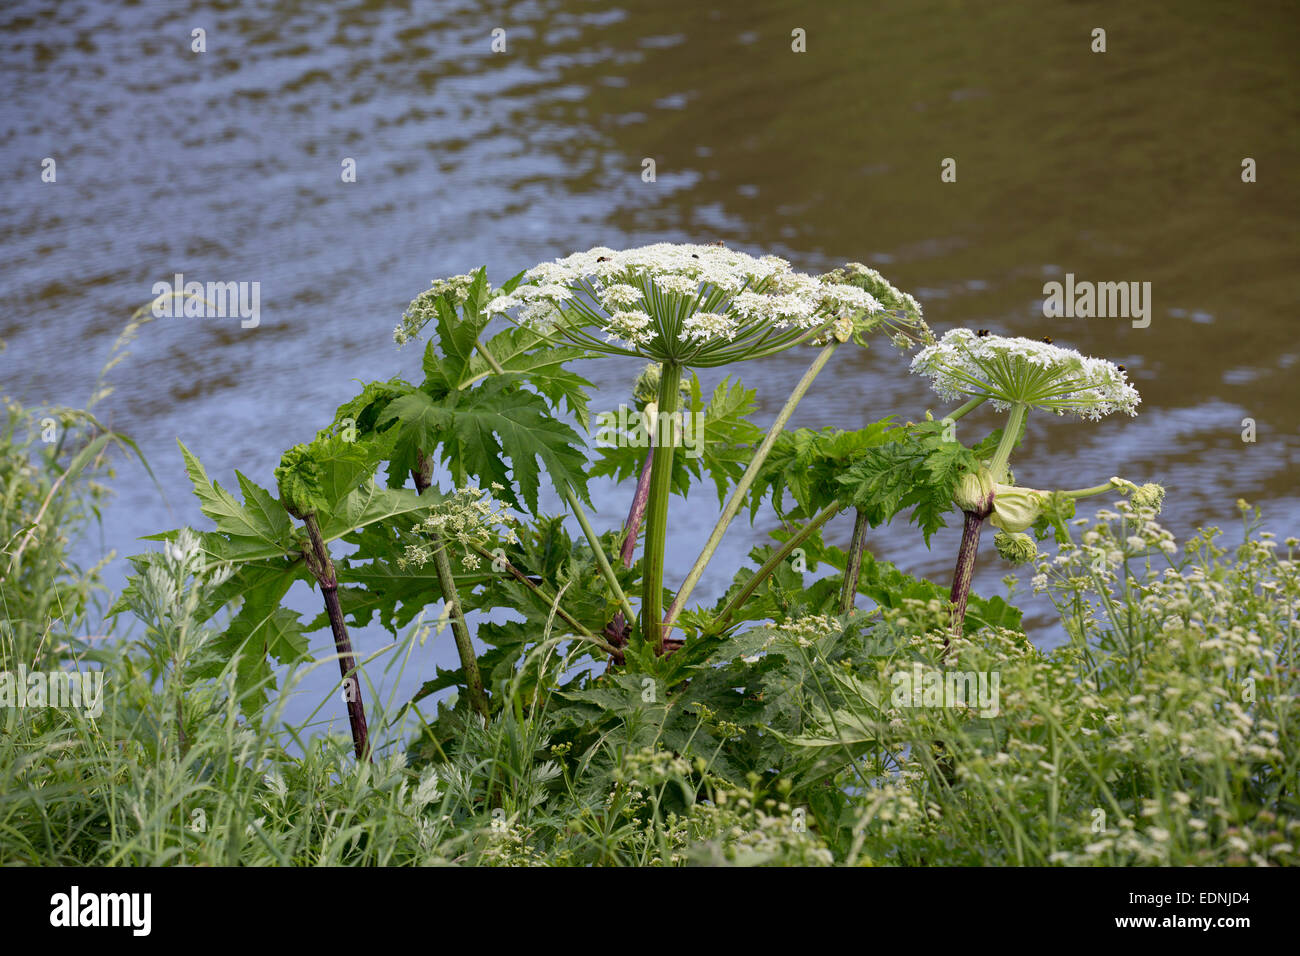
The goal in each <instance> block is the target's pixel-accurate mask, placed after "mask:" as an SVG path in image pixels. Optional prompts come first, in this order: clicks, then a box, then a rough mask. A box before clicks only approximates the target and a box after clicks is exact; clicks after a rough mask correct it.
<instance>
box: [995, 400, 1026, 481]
mask: <svg viewBox="0 0 1300 956" xmlns="http://www.w3.org/2000/svg"><path fill="white" fill-rule="evenodd" d="M1026 411H1028V406H1026V405H1023V404H1019V403H1017V404H1015V405H1012V406H1011V413H1010V414H1009V415H1007V424H1006V427H1004V428H1003V429H1002V440H1001V441H1000V442H998V447H997V451H995V452H994V453H993V460H992V461H990V462H989V472H990V474H992V475H993V480H994V481H995V482H998V483H999V484H1000V483H1002V482H1004V481H1006V477H1007V463H1008V462H1010V461H1011V452H1012V449H1014V448H1015V447H1016V442H1017V441H1018V440H1019V438H1020V426H1021V425H1023V424H1024V422H1025V412H1026Z"/></svg>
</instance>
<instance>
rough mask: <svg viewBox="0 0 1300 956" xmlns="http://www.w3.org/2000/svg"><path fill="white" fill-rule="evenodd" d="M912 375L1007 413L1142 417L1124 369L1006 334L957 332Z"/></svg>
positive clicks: (927, 353) (928, 350) (948, 394)
mask: <svg viewBox="0 0 1300 956" xmlns="http://www.w3.org/2000/svg"><path fill="white" fill-rule="evenodd" d="M912 371H913V372H915V373H917V374H919V375H924V376H926V377H928V378H929V379H930V385H931V387H932V388H933V389H934V390H935V391H936V392H938V393H939V395H941V396H942V397H944V398H946V399H955V398H958V397H960V396H971V397H974V398H988V399H991V400H992V401H993V406H994V408H997V409H1000V410H1003V411H1005V410H1006V409H1008V408H1011V407H1013V406H1015V405H1023V406H1025V407H1026V408H1041V409H1046V410H1048V411H1053V412H1056V413H1057V414H1058V415H1064V414H1066V413H1067V412H1071V413H1073V414H1075V415H1078V416H1079V417H1081V418H1090V419H1094V420H1095V419H1099V418H1101V417H1102V416H1103V415H1109V414H1110V413H1112V412H1117V411H1122V412H1128V414H1130V415H1136V414H1137V406H1138V403H1139V402H1140V401H1141V398H1140V397H1139V396H1138V393H1137V389H1135V388H1134V387H1133V386H1132V385H1130V384H1129V383H1128V379H1127V377H1126V375H1125V374H1124V371H1123V369H1121V368H1120V367H1119V366H1117V365H1115V364H1113V363H1112V362H1108V361H1106V360H1105V359H1097V358H1089V357H1088V356H1085V355H1081V354H1080V353H1078V352H1076V351H1075V350H1074V349H1064V348H1061V347H1060V346H1056V345H1049V344H1047V343H1046V342H1037V341H1034V340H1033V339H1026V338H1010V337H1007V336H1001V335H986V336H978V335H976V334H975V333H974V332H971V331H970V330H968V329H953V330H952V331H951V332H949V333H947V334H946V335H944V337H943V338H942V339H940V340H939V341H938V342H937V343H935V344H934V345H929V346H927V347H925V348H923V349H921V351H919V352H917V353H916V356H915V357H914V358H913V359H912Z"/></svg>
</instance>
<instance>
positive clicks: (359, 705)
mask: <svg viewBox="0 0 1300 956" xmlns="http://www.w3.org/2000/svg"><path fill="white" fill-rule="evenodd" d="M303 522H304V523H305V524H306V526H307V534H308V535H309V536H310V538H311V547H312V552H313V553H314V555H315V559H316V560H315V561H314V562H313V563H314V565H315V566H314V567H313V570H314V571H315V572H316V581H317V583H318V584H320V590H321V596H322V597H323V598H324V599H325V613H326V614H327V615H329V619H330V630H332V631H333V632H334V649H335V650H336V651H337V652H338V656H339V673H340V674H341V675H342V677H343V683H344V686H345V687H346V688H347V694H346V697H345V700H346V701H347V707H348V723H349V725H351V728H352V746H353V748H354V749H355V750H356V753H357V759H358V760H368V759H370V755H369V753H368V750H367V748H368V747H369V738H370V734H369V730H368V729H367V727H366V705H365V703H364V702H363V701H362V699H361V680H360V678H359V677H358V676H357V672H356V671H357V662H356V658H355V657H354V656H353V654H352V639H351V638H350V637H349V636H348V626H347V623H346V622H345V621H344V620H343V609H342V608H341V607H340V606H339V582H338V576H337V575H336V574H335V572H334V562H333V561H331V560H330V553H329V549H328V548H326V547H325V540H324V538H322V537H321V533H320V526H319V525H317V523H316V516H315V515H313V514H309V515H307V516H306V517H304V518H303Z"/></svg>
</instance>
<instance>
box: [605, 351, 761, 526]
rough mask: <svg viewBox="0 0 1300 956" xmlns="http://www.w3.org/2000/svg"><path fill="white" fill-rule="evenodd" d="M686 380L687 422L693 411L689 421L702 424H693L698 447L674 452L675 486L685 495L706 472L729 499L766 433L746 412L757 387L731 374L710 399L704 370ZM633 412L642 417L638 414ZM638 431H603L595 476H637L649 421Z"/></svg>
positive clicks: (754, 405)
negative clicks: (703, 380)
mask: <svg viewBox="0 0 1300 956" xmlns="http://www.w3.org/2000/svg"><path fill="white" fill-rule="evenodd" d="M685 384H686V388H685V391H686V394H685V396H684V401H683V403H682V409H681V412H682V415H683V423H685V422H686V421H687V417H688V416H689V421H691V422H698V423H699V425H698V426H692V427H695V428H696V432H695V434H694V436H693V437H692V444H694V445H695V447H693V448H688V449H685V450H683V449H678V454H675V455H674V456H673V472H672V485H671V487H672V491H673V493H674V494H678V495H681V496H682V497H683V498H684V497H686V495H687V493H688V492H689V491H690V487H691V485H692V484H693V483H695V482H698V481H700V480H701V479H702V478H703V476H704V475H706V474H707V475H708V476H709V477H710V478H711V479H712V480H713V484H714V486H715V487H716V488H717V491H718V501H719V503H721V502H722V501H724V500H725V499H726V494H727V490H728V489H729V488H730V487H732V486H733V485H734V484H735V483H736V480H737V479H738V478H740V476H741V475H742V474H743V473H744V471H745V468H746V467H747V466H748V465H749V461H750V458H751V457H752V455H753V451H754V445H755V444H756V443H757V442H758V440H759V439H760V438H761V437H762V433H761V432H760V431H759V429H758V427H757V426H756V425H754V424H753V423H752V422H750V421H749V420H748V418H747V416H748V415H750V414H751V413H752V412H753V411H754V409H755V408H757V407H758V406H757V403H756V402H755V398H754V396H755V395H756V394H757V393H756V392H755V391H754V390H753V389H748V388H745V387H744V386H743V385H741V384H740V382H739V381H736V382H733V381H732V380H731V379H730V377H728V378H724V379H723V380H722V381H721V382H719V383H718V385H717V387H716V388H715V389H714V390H713V394H712V396H710V398H709V401H708V404H707V405H706V404H705V403H704V396H703V393H702V391H701V387H700V379H699V376H697V375H692V376H691V377H690V379H689V381H688V382H687V383H685ZM632 417H633V419H634V421H639V419H636V416H635V415H633V416H632ZM638 431H639V434H636V435H634V434H629V433H627V432H623V431H621V430H619V429H617V428H614V427H612V426H611V427H609V429H608V430H607V432H606V434H605V436H604V441H605V442H607V443H608V446H607V447H601V448H600V449H599V457H598V458H597V459H596V461H595V462H593V464H592V466H591V476H592V477H593V478H601V477H613V478H615V479H617V480H618V481H625V480H627V479H629V478H630V479H632V480H635V479H636V477H637V476H638V475H639V474H640V472H641V466H642V465H643V464H644V463H645V457H646V453H647V447H648V446H647V445H646V438H645V428H644V426H643V425H641V426H638ZM695 443H698V444H695ZM697 450H698V454H696V453H695V452H696V451H697Z"/></svg>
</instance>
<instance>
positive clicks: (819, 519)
mask: <svg viewBox="0 0 1300 956" xmlns="http://www.w3.org/2000/svg"><path fill="white" fill-rule="evenodd" d="M843 507H844V505H843V503H842V502H839V501H832V502H831V503H830V504H829V505H827V506H826V507H825V508H823V509H822V510H821V511H819V512H818V513H817V516H816V517H815V518H813V519H812V521H810V522H808V523H807V524H806V525H804V526H803V527H802V528H800V529H799V533H798V534H796V535H795V536H794V537H793V538H791V539H790V540H789V541H787V542H786V543H785V544H783V545H781V547H780V548H779V549H778V550H777V551H776V552H775V553H774V554H773V555H772V556H771V557H770V558H768V559H767V560H766V561H764V562H763V566H762V567H761V568H759V569H758V571H757V572H755V574H754V576H753V577H752V578H750V579H749V580H748V581H747V582H746V583H745V587H744V588H743V589H741V592H740V593H739V594H737V595H736V596H735V597H734V598H732V599H731V601H730V602H728V604H727V606H726V607H725V608H723V609H722V613H721V614H719V615H718V616H717V617H716V618H715V619H714V621H713V623H712V624H711V625H710V626H709V633H710V634H716V633H718V632H719V631H721V630H722V629H723V628H725V627H726V626H727V623H728V622H729V621H730V620H731V617H732V615H733V614H735V613H736V612H737V611H738V610H740V608H741V607H743V606H744V604H745V602H746V601H748V600H749V599H750V598H751V597H753V595H754V592H755V591H757V590H758V586H759V585H760V584H762V583H763V582H764V581H766V580H767V579H768V578H769V577H771V575H772V572H774V571H775V570H776V569H777V568H778V567H780V565H781V563H782V562H783V561H785V559H786V558H788V557H790V555H791V554H792V553H793V552H794V550H795V548H797V547H799V545H801V544H803V543H804V542H805V541H807V540H808V539H809V538H810V537H812V536H813V534H814V533H816V531H817V529H818V528H820V527H821V526H822V525H824V524H825V523H826V522H827V521H829V520H830V519H831V518H833V517H835V515H837V514H839V513H840V510H841V509H842V508H843Z"/></svg>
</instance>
